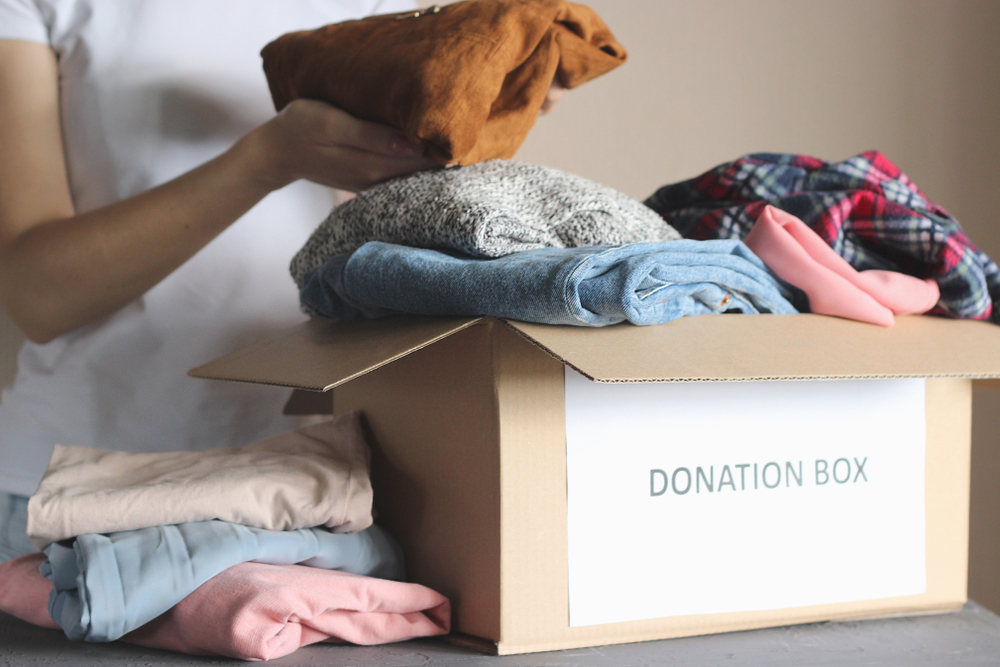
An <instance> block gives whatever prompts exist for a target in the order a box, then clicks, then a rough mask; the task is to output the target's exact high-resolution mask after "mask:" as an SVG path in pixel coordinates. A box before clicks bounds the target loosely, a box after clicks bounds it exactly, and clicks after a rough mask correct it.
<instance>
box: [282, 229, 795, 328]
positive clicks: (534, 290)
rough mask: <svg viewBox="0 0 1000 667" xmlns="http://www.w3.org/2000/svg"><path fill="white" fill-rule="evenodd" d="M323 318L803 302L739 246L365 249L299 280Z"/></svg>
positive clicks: (719, 308) (770, 309)
mask: <svg viewBox="0 0 1000 667" xmlns="http://www.w3.org/2000/svg"><path fill="white" fill-rule="evenodd" d="M300 299H301V301H302V304H303V305H304V306H305V307H306V309H307V310H310V311H312V312H313V314H318V315H322V316H324V317H335V318H344V319H354V318H362V317H381V316H385V315H395V314H400V313H412V314H417V315H493V316H495V317H504V318H509V319H514V320H522V321H527V322H540V323H545V324H573V325H578V326H605V325H608V324H615V323H617V322H622V321H625V320H628V321H629V322H632V323H633V324H660V323H663V322H670V321H672V320H676V319H678V318H680V317H684V316H686V315H699V314H706V313H721V312H740V313H795V312H798V309H796V307H795V305H793V303H792V302H793V301H795V302H796V303H797V304H798V305H799V306H800V307H801V309H802V310H805V309H806V308H807V305H806V304H807V303H808V302H806V301H805V298H804V296H803V295H802V294H801V292H799V291H798V290H796V289H795V288H792V287H789V286H787V285H785V284H783V283H781V282H779V280H778V279H777V278H776V277H775V276H774V275H773V274H771V273H770V271H769V270H768V269H767V267H765V266H764V264H763V262H761V261H760V259H759V258H758V257H757V256H756V255H754V254H753V252H751V251H750V250H749V249H748V248H747V247H746V246H745V245H743V243H742V242H741V241H736V240H721V241H689V240H683V241H662V242H654V243H630V244H627V245H621V246H586V247H581V248H539V249H536V250H526V251H524V252H518V253H514V254H511V255H506V256H504V257H498V258H496V259H473V258H470V257H467V256H464V255H458V254H455V253H446V252H441V251H437V250H427V249H422V248H412V247H408V246H401V245H394V244H390V243H380V242H372V243H366V244H365V245H363V246H362V247H361V248H359V249H358V250H357V251H355V252H354V253H352V254H350V255H337V256H335V257H333V258H331V259H330V260H329V261H327V262H326V264H324V265H323V266H321V267H319V268H318V269H316V270H314V271H312V272H310V273H309V274H307V275H306V277H305V281H304V286H303V288H302V291H301V292H300Z"/></svg>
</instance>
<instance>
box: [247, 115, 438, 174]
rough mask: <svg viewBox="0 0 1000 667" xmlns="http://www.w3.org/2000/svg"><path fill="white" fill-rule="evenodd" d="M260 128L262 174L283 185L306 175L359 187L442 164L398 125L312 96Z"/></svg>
mask: <svg viewBox="0 0 1000 667" xmlns="http://www.w3.org/2000/svg"><path fill="white" fill-rule="evenodd" d="M258 130H259V133H260V135H261V137H260V138H261V141H259V142H258V144H259V145H261V146H262V147H263V148H262V152H263V155H264V157H263V158H262V159H261V163H262V164H263V165H264V167H263V168H262V173H263V174H264V178H266V179H267V180H268V181H269V182H273V183H276V184H279V185H280V184H285V183H289V182H291V181H293V180H296V179H298V178H305V179H308V180H310V181H314V182H316V183H321V184H323V185H329V186H332V187H335V188H340V189H344V190H351V191H357V190H360V189H364V188H366V187H369V186H371V185H374V184H375V183H378V182H381V181H384V180H387V179H389V178H394V177H396V176H404V175H407V174H412V173H414V172H417V171H421V170H424V169H431V168H434V167H436V166H438V165H437V163H436V162H434V161H432V160H430V159H428V158H425V157H423V151H422V149H421V148H420V147H418V146H415V145H414V144H412V143H411V142H409V141H408V140H407V139H406V137H404V136H403V135H402V134H401V133H400V132H399V131H398V130H396V129H394V128H391V127H388V126H386V125H382V124H379V123H372V122H368V121H364V120H360V119H358V118H355V117H353V116H351V115H350V114H348V113H347V112H345V111H343V110H341V109H337V108H335V107H332V106H330V105H329V104H325V103H323V102H317V101H314V100H295V101H294V102H292V103H291V104H289V105H288V106H287V107H285V108H284V109H283V110H282V111H281V113H280V114H278V116H277V117H275V118H274V119H272V120H271V121H269V122H268V123H266V124H265V125H263V126H261V127H260V128H258Z"/></svg>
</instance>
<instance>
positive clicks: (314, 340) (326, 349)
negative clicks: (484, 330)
mask: <svg viewBox="0 0 1000 667" xmlns="http://www.w3.org/2000/svg"><path fill="white" fill-rule="evenodd" d="M482 319H483V318H481V317H462V318H455V317H421V316H406V315H401V316H397V317H391V318H384V319H381V320H329V319H324V318H314V319H312V320H309V321H308V322H304V323H302V324H300V325H298V326H296V327H292V328H291V329H289V330H287V331H285V332H283V333H282V334H281V335H279V336H276V337H274V338H271V339H268V340H264V341H261V342H258V343H255V344H253V345H250V346H248V347H245V348H243V349H240V350H237V351H235V352H231V353H229V354H227V355H224V356H222V357H219V358H218V359H215V360H214V361H210V362H208V363H206V364H203V365H201V366H198V367H197V368H193V369H191V370H190V371H188V375H189V376H191V377H197V378H205V379H213V380H229V381H233V382H251V383H255V384H267V385H273V386H279V387H291V388H294V389H303V390H308V391H329V390H331V389H333V388H334V387H337V386H340V385H342V384H345V383H347V382H350V381H351V380H353V379H355V378H357V377H360V376H362V375H364V374H366V373H370V372H371V371H373V370H375V369H376V368H381V367H382V366H385V365H386V364H390V363H392V362H393V361H396V360H397V359H400V358H402V357H405V356H407V355H408V354H412V353H413V352H416V351H417V350H420V349H423V348H425V347H427V346H428V345H433V344H434V343H436V342H438V341H439V340H442V339H444V338H447V337H448V336H451V335H452V334H454V333H456V332H458V331H461V330H463V329H466V328H468V327H470V326H472V325H474V324H476V323H477V322H480V321H482Z"/></svg>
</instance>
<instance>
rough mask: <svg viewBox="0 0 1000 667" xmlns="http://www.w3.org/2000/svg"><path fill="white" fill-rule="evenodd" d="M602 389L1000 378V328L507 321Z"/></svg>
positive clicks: (731, 320) (946, 323)
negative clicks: (645, 384) (651, 384)
mask: <svg viewBox="0 0 1000 667" xmlns="http://www.w3.org/2000/svg"><path fill="white" fill-rule="evenodd" d="M507 324H508V326H510V327H512V328H513V329H514V330H515V331H517V332H518V333H520V334H521V335H523V336H525V337H526V338H528V339H529V340H531V341H532V342H534V343H535V344H537V345H538V346H539V347H541V348H542V349H543V350H545V351H546V352H548V353H549V354H551V355H552V356H554V357H556V358H558V359H559V360H561V361H562V362H564V363H565V364H567V365H569V366H571V367H572V368H574V369H576V370H577V371H579V372H580V373H582V374H583V375H585V376H587V377H588V378H590V379H592V380H596V381H598V382H642V381H688V380H782V379H805V378H875V377H969V378H986V377H1000V326H997V325H996V324H992V323H989V322H973V321H969V320H949V319H943V318H938V317H927V316H916V315H915V316H908V317H898V318H896V324H895V326H893V327H891V328H885V327H880V326H876V325H873V324H864V323H862V322H854V321H851V320H845V319H841V318H837V317H826V316H823V315H721V316H720V315H701V316H696V317H685V318H682V319H680V320H677V321H675V322H671V323H669V324H663V325H659V326H649V327H637V326H633V325H630V324H618V325H614V326H610V327H601V328H584V327H579V328H575V327H558V326H548V325H544V324H529V323H525V322H513V321H510V322H507Z"/></svg>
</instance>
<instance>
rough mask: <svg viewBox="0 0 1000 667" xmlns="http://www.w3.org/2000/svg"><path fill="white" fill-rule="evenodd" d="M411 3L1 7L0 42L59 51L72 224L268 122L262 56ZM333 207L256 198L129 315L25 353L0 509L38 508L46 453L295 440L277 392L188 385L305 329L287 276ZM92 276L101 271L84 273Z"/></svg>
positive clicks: (199, 0)
mask: <svg viewBox="0 0 1000 667" xmlns="http://www.w3.org/2000/svg"><path fill="white" fill-rule="evenodd" d="M412 7H413V0H327V1H323V0H239V1H238V2H237V1H234V0H142V1H141V2H140V1H138V0H0V39H22V40H31V41H36V42H42V43H45V44H49V45H51V46H52V48H53V49H54V51H55V52H56V54H57V56H58V59H59V85H60V91H59V92H60V105H61V114H62V125H63V132H64V142H65V150H66V158H67V165H68V172H69V183H70V189H71V193H72V196H73V203H74V205H75V207H76V210H77V211H78V212H84V211H88V210H91V209H94V208H98V207H100V206H104V205H106V204H109V203H111V202H114V201H117V200H119V199H122V198H125V197H129V196H132V195H135V194H137V193H139V192H142V191H144V190H147V189H149V188H151V187H153V186H156V185H158V184H160V183H163V182H165V181H167V180H170V179H171V178H173V177H175V176H177V175H179V174H181V173H183V172H185V171H188V170H190V169H191V168H193V167H195V166H197V165H199V164H201V163H203V162H205V161H206V160H209V159H211V158H212V157H215V156H216V155H219V154H220V153H222V152H223V151H225V150H226V149H227V148H228V147H229V146H231V145H232V143H233V142H234V141H235V140H236V139H237V138H239V137H240V136H242V135H243V134H244V133H246V132H247V131H249V130H250V129H252V128H253V127H255V126H257V125H259V124H261V123H263V122H264V121H266V120H267V119H268V118H270V117H272V116H273V114H274V108H273V106H272V104H271V98H270V94H269V93H268V89H267V82H266V80H265V78H264V75H263V71H262V69H261V65H260V56H259V52H260V49H261V48H262V47H263V46H264V45H265V44H267V43H268V42H269V41H271V40H272V39H274V38H275V37H277V36H279V35H281V34H283V33H286V32H289V31H292V30H302V29H307V28H315V27H318V26H321V25H325V24H328V23H334V22H338V21H343V20H347V19H350V18H358V17H360V16H363V15H366V14H372V13H374V14H378V13H387V12H395V11H403V10H407V9H411V8H412ZM331 203H332V198H331V191H330V190H328V189H326V188H321V187H319V186H316V185H313V184H310V183H305V182H299V183H295V184H293V185H291V186H289V187H287V188H284V189H283V190H280V191H278V192H275V193H273V194H271V195H270V196H268V197H267V198H265V199H264V200H263V201H262V202H261V203H260V204H258V205H257V206H256V207H254V208H253V210H251V211H250V212H249V213H247V214H246V215H245V216H243V217H242V218H241V219H240V220H238V221H237V222H236V223H235V224H233V225H232V226H231V227H230V228H229V229H227V230H226V231H225V232H223V233H222V234H221V235H220V236H219V237H218V238H216V239H215V240H213V241H212V242H211V243H210V244H209V245H208V246H206V247H205V248H204V249H203V250H201V251H200V252H199V253H198V254H197V255H195V256H194V257H193V258H191V259H190V260H189V261H188V262H186V263H185V264H184V265H183V266H181V267H180V268H179V269H177V270H176V271H175V272H174V273H173V274H171V275H170V276H168V277H167V278H166V279H165V280H163V281H162V282H161V283H160V284H158V285H156V286H155V287H154V288H152V289H151V290H149V292H147V293H146V294H145V295H144V296H142V297H141V298H140V299H137V300H136V301H135V302H133V303H132V304H130V305H129V306H127V307H125V308H124V309H122V310H121V311H119V312H117V313H115V314H114V315H112V316H110V317H108V318H106V319H104V320H102V321H100V322H97V323H94V324H91V325H88V326H85V327H83V328H81V329H79V330H76V331H73V332H71V333H69V334H67V335H65V336H62V337H60V338H58V339H57V340H54V341H52V342H51V343H48V344H46V345H36V344H33V343H30V342H28V343H26V344H25V345H24V347H23V348H22V350H21V353H20V356H19V358H18V373H17V378H16V380H15V381H14V383H13V385H12V386H11V387H9V388H8V389H7V390H5V391H4V392H3V395H2V397H0V491H7V492H9V493H17V494H21V495H30V494H31V493H33V492H34V490H35V487H36V486H37V484H38V481H39V480H40V479H41V475H42V473H43V472H44V471H45V467H46V464H47V462H48V459H49V455H50V453H51V451H52V447H53V445H55V444H57V443H58V444H65V445H86V446H89V447H98V448H101V449H111V450H119V451H130V452H155V451H172V450H198V449H207V448H211V447H225V446H241V445H245V444H249V443H250V442H253V441H256V440H259V439H261V438H263V437H267V436H269V435H272V434H274V433H276V432H279V431H281V430H285V429H287V428H290V427H292V424H291V422H290V420H288V419H287V418H285V417H282V416H281V408H282V405H283V403H284V401H285V399H286V398H287V396H288V390H286V389H280V388H276V387H260V386H254V385H238V384H232V383H225V382H218V381H210V380H198V379H193V378H188V377H187V375H186V373H187V370H188V369H190V368H191V367H193V366H196V365H198V364H201V363H204V362H206V361H209V360H210V359H213V358H215V357H217V356H219V355H221V354H224V353H226V352H229V351H232V350H233V349H235V348H238V347H240V346H242V345H244V344H246V343H248V342H249V341H251V340H253V339H255V338H257V337H260V336H266V335H268V334H271V333H273V332H275V331H277V330H280V329H283V328H286V327H288V326H290V325H292V324H294V323H296V322H299V321H302V319H304V318H303V316H302V315H301V313H300V312H299V309H298V297H297V293H296V290H295V285H294V283H293V282H292V279H291V278H290V276H289V275H288V268H287V267H288V262H289V260H290V259H291V257H292V256H293V255H294V254H295V252H296V251H297V250H298V248H299V247H300V246H301V245H302V244H303V243H304V242H305V240H306V238H307V237H308V235H309V233H310V232H311V230H312V229H313V228H314V227H315V226H316V225H317V224H318V223H319V222H320V221H321V220H323V218H324V217H325V216H326V215H327V213H328V212H329V208H330V206H331ZM94 270H95V271H100V270H101V267H99V266H95V267H94Z"/></svg>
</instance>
